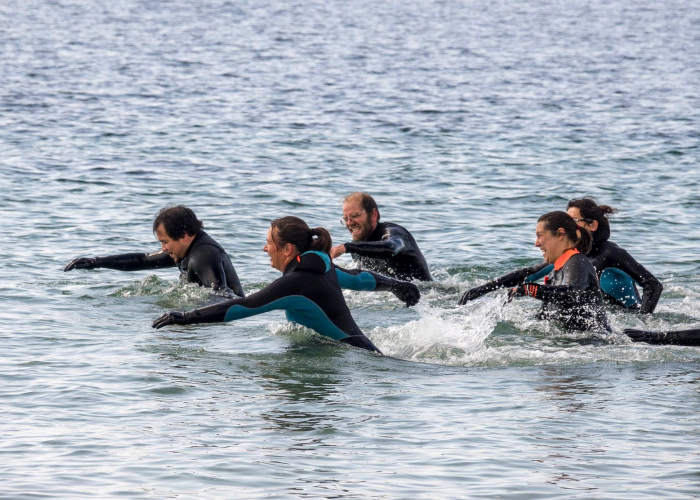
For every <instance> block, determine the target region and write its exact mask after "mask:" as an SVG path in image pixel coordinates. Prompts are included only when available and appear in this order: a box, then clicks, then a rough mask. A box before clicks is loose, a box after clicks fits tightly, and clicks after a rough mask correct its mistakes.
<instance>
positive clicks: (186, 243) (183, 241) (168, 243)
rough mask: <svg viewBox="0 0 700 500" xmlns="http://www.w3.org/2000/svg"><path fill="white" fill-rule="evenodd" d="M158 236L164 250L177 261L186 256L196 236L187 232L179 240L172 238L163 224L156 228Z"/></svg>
mask: <svg viewBox="0 0 700 500" xmlns="http://www.w3.org/2000/svg"><path fill="white" fill-rule="evenodd" d="M156 238H158V241H159V242H160V246H161V248H162V249H163V251H164V252H167V253H168V255H170V256H171V257H172V258H173V260H174V261H175V262H180V261H181V260H182V259H184V258H185V256H186V255H187V250H188V249H189V248H190V244H191V243H192V240H194V236H190V235H189V234H187V233H185V236H183V237H182V238H180V239H179V240H175V239H173V238H171V237H170V235H169V234H168V233H167V232H166V230H165V226H164V225H163V224H160V225H159V226H158V227H157V228H156Z"/></svg>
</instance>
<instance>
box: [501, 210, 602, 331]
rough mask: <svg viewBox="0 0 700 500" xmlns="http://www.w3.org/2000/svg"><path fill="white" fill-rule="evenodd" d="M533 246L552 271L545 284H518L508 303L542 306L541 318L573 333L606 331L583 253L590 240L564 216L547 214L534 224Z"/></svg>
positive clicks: (591, 271)
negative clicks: (530, 301) (519, 300)
mask: <svg viewBox="0 0 700 500" xmlns="http://www.w3.org/2000/svg"><path fill="white" fill-rule="evenodd" d="M535 236H536V240H535V246H536V247H537V248H539V249H540V250H542V256H543V257H544V260H545V262H546V263H547V264H553V265H554V270H553V271H552V272H551V273H550V274H549V275H548V276H547V277H545V284H544V285H538V284H535V283H521V284H519V285H518V286H516V287H515V288H513V289H512V290H511V291H510V292H509V294H508V297H509V299H512V298H513V297H521V296H523V295H528V296H530V297H533V298H535V299H539V300H541V301H542V302H543V304H542V311H541V312H540V317H541V318H544V319H553V320H556V321H560V322H562V323H563V324H564V325H565V326H567V327H569V328H572V329H575V330H599V331H600V330H609V326H608V320H607V317H606V315H605V306H604V305H603V296H602V295H601V293H600V287H599V286H598V278H597V276H596V273H595V269H594V268H593V265H592V264H591V262H590V261H589V260H588V259H587V258H586V253H587V252H588V251H589V250H590V248H591V244H592V243H593V236H592V235H591V233H590V231H588V230H587V229H586V228H582V227H579V226H578V225H577V224H576V222H575V221H574V219H573V218H572V217H571V216H570V215H569V214H567V213H566V212H549V213H547V214H544V215H543V216H542V217H540V218H539V219H538V220H537V229H536V231H535Z"/></svg>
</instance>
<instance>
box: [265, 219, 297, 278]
mask: <svg viewBox="0 0 700 500" xmlns="http://www.w3.org/2000/svg"><path fill="white" fill-rule="evenodd" d="M272 231H273V229H272V228H270V229H268V230H267V238H266V240H265V246H264V247H263V251H264V252H266V253H267V255H269V256H270V267H272V268H274V269H277V270H278V271H284V269H285V268H286V267H287V264H289V261H290V260H292V258H293V257H294V255H293V253H294V252H293V249H294V245H292V244H290V243H287V244H286V245H284V246H283V247H282V246H279V245H277V243H275V240H274V239H272Z"/></svg>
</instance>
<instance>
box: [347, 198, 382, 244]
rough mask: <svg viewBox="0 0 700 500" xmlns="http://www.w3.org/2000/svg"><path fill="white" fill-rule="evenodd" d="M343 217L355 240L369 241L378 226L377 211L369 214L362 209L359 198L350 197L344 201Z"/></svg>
mask: <svg viewBox="0 0 700 500" xmlns="http://www.w3.org/2000/svg"><path fill="white" fill-rule="evenodd" d="M343 219H344V220H345V227H346V228H348V231H350V234H351V235H352V239H353V241H367V238H369V235H370V234H372V231H374V229H375V228H376V227H377V216H376V212H375V213H371V214H369V213H367V212H366V211H364V210H362V207H360V199H359V198H350V199H349V200H347V201H346V202H345V203H343Z"/></svg>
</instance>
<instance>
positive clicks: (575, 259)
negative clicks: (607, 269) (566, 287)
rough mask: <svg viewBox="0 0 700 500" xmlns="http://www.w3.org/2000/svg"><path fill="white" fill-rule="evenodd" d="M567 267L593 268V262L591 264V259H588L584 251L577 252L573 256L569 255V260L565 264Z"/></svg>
mask: <svg viewBox="0 0 700 500" xmlns="http://www.w3.org/2000/svg"><path fill="white" fill-rule="evenodd" d="M563 267H565V268H567V269H574V268H585V269H588V268H590V269H593V264H591V261H590V260H588V257H586V256H585V255H584V254H582V253H575V254H574V255H572V256H571V257H569V260H567V261H566V263H565V264H564V266H563Z"/></svg>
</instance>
